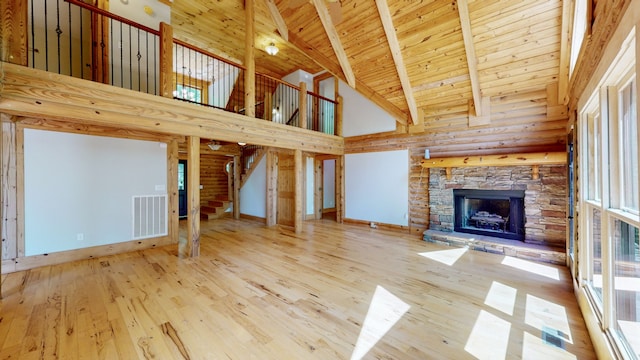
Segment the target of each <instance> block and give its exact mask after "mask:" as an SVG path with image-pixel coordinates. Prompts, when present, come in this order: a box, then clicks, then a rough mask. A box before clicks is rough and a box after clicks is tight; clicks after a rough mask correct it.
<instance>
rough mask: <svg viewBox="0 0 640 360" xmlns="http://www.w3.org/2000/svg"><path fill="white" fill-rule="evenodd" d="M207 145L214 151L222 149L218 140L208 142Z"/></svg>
mask: <svg viewBox="0 0 640 360" xmlns="http://www.w3.org/2000/svg"><path fill="white" fill-rule="evenodd" d="M207 146H208V147H209V149H211V150H213V151H216V150H220V148H221V147H222V145H220V144H218V142H217V141H211V142H210V143H208V144H207Z"/></svg>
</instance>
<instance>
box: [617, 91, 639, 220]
mask: <svg viewBox="0 0 640 360" xmlns="http://www.w3.org/2000/svg"><path fill="white" fill-rule="evenodd" d="M618 97H619V101H618V102H619V106H620V110H619V113H620V116H619V125H618V127H619V129H620V136H619V140H620V146H621V149H620V158H621V160H622V169H621V170H622V176H621V177H620V179H621V180H622V185H621V186H622V188H624V189H625V191H624V193H623V194H621V195H622V196H621V204H620V205H621V208H622V209H623V210H625V211H629V212H632V213H635V214H638V117H637V116H636V81H635V79H633V80H632V81H631V82H630V83H629V84H627V85H626V86H625V87H624V88H622V90H621V91H620V92H619V95H618Z"/></svg>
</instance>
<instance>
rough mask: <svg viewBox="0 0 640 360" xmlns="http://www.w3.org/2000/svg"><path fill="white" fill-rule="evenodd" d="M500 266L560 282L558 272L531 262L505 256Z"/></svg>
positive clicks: (551, 267)
mask: <svg viewBox="0 0 640 360" xmlns="http://www.w3.org/2000/svg"><path fill="white" fill-rule="evenodd" d="M502 265H507V266H511V267H514V268H516V269H520V270H524V271H527V272H530V273H533V274H537V275H541V276H544V277H548V278H550V279H554V280H560V272H559V271H558V269H556V268H554V267H553V266H548V265H543V264H538V263H535V262H532V261H527V260H522V259H518V258H514V257H511V256H505V257H504V260H502Z"/></svg>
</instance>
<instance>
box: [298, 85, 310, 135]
mask: <svg viewBox="0 0 640 360" xmlns="http://www.w3.org/2000/svg"><path fill="white" fill-rule="evenodd" d="M307 106H308V104H307V83H305V82H304V81H303V82H301V83H300V94H298V119H299V120H300V121H298V125H299V126H300V127H301V128H302V129H306V128H307V120H308V119H307Z"/></svg>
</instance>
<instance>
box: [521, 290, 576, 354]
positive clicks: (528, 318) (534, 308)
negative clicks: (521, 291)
mask: <svg viewBox="0 0 640 360" xmlns="http://www.w3.org/2000/svg"><path fill="white" fill-rule="evenodd" d="M524 322H525V324H527V325H530V326H533V327H534V328H536V329H538V330H540V331H547V332H548V331H549V330H548V329H553V330H555V331H556V332H557V335H556V337H558V338H559V339H562V340H564V341H566V342H569V343H571V344H573V339H572V338H571V329H570V328H569V319H568V318H567V311H566V309H565V308H564V306H562V305H558V304H555V303H552V302H550V301H547V300H545V299H541V298H539V297H537V296H533V295H530V294H527V303H526V309H525V316H524Z"/></svg>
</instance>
